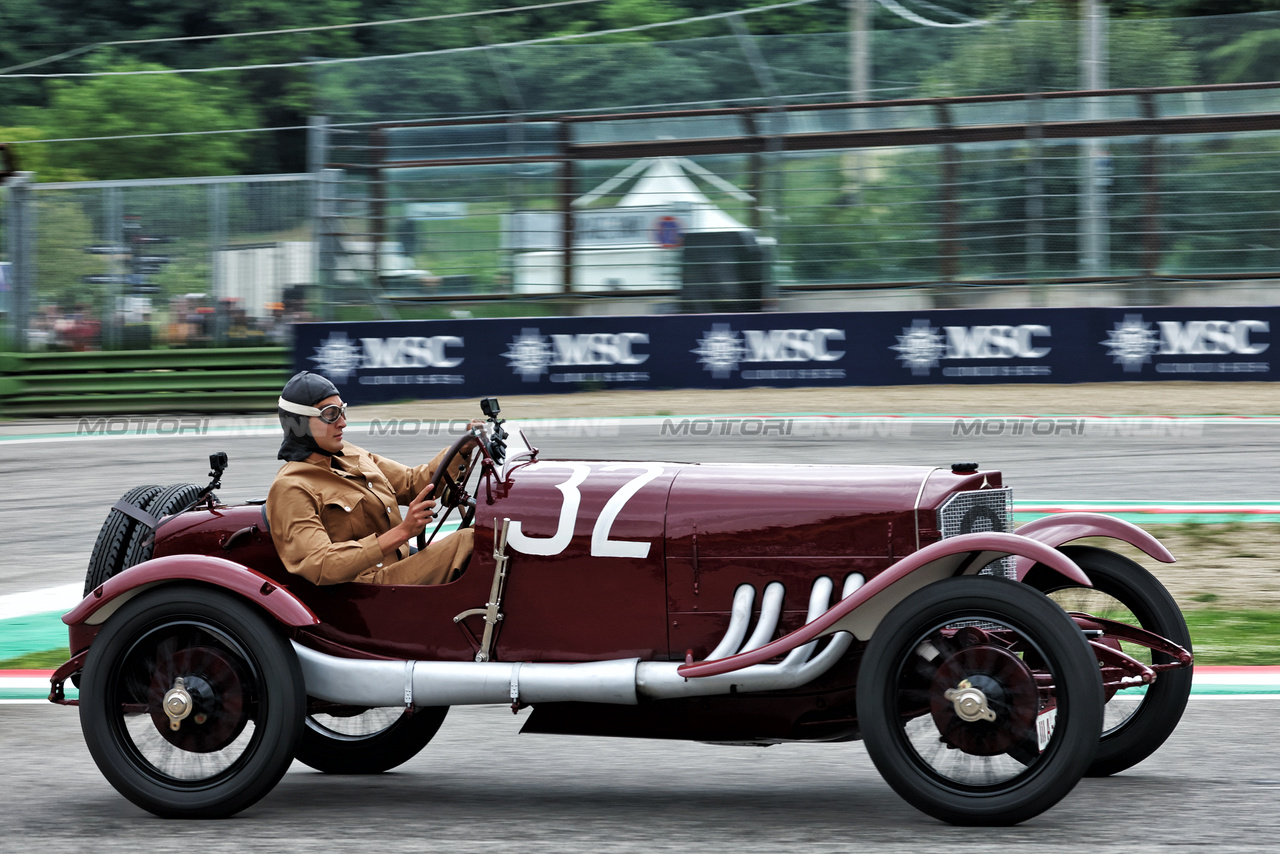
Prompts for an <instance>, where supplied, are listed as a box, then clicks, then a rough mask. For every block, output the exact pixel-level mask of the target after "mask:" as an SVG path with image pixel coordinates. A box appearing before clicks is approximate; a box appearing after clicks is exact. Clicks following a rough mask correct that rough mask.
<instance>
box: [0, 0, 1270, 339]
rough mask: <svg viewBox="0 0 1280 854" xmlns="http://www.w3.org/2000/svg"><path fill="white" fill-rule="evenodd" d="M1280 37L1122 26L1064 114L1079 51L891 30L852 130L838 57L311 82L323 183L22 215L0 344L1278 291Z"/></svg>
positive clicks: (416, 67)
mask: <svg viewBox="0 0 1280 854" xmlns="http://www.w3.org/2000/svg"><path fill="white" fill-rule="evenodd" d="M1278 26H1280V13H1265V14H1255V15H1240V16H1222V17H1214V18H1198V19H1188V20H1167V19H1154V18H1153V19H1140V20H1126V21H1113V22H1111V24H1110V26H1109V28H1108V30H1107V32H1106V33H1105V38H1104V39H1103V40H1102V42H1101V44H1100V45H1098V47H1099V50H1100V56H1102V57H1105V61H1104V62H1103V63H1102V65H1103V66H1105V73H1102V74H1100V75H1096V77H1097V78H1098V79H1100V85H1102V86H1104V87H1111V88H1109V89H1106V90H1104V91H1096V92H1079V91H1071V90H1078V89H1080V87H1081V81H1082V79H1084V78H1085V77H1086V76H1087V75H1085V74H1084V73H1083V71H1082V67H1083V65H1084V64H1085V63H1084V62H1083V60H1084V59H1085V58H1086V57H1087V54H1088V53H1089V51H1090V50H1091V49H1092V48H1091V47H1090V46H1089V45H1087V44H1086V41H1085V40H1084V39H1083V38H1082V30H1081V26H1080V22H1078V21H1075V20H1015V19H1013V18H1012V17H1011V18H1009V19H1002V20H1001V21H999V22H997V23H995V24H992V25H991V26H987V27H975V28H968V29H930V28H916V29H910V30H877V31H876V32H875V33H874V34H873V35H872V39H871V47H870V51H869V54H868V55H869V58H870V72H869V74H868V75H867V79H868V81H869V82H868V83H867V86H866V91H864V92H859V93H852V94H856V95H858V96H859V97H858V98H857V99H855V100H854V101H850V96H851V92H850V89H851V86H852V85H853V84H851V83H850V80H851V79H852V78H854V77H856V76H857V75H855V74H853V69H852V63H851V59H850V57H851V49H850V44H849V34H848V33H826V34H803V35H788V36H769V37H759V36H750V35H747V34H746V33H745V32H744V31H743V30H742V29H741V28H740V27H739V28H738V29H737V31H736V32H733V34H730V35H724V36H715V37H704V38H696V39H686V40H683V41H669V42H645V43H610V44H579V45H539V46H532V45H529V46H522V47H507V48H503V49H500V50H488V51H485V50H476V51H472V52H461V53H446V54H439V55H434V56H432V55H428V56H418V57H410V58H398V59H387V60H378V61H370V62H358V63H349V64H339V65H329V66H320V67H318V69H317V71H316V77H315V80H314V83H315V88H316V92H317V103H318V104H319V105H320V106H321V107H322V108H323V111H324V112H326V113H327V114H328V115H329V116H330V118H329V119H328V120H327V121H325V122H317V123H316V125H315V126H314V128H313V137H312V141H311V151H312V162H313V163H314V168H315V170H316V171H315V172H314V173H312V174H308V175H283V176H254V177H245V178H216V179H176V180H154V181H129V182H93V183H76V184H70V183H68V184H43V185H42V184H29V185H21V184H20V185H15V186H11V187H10V188H8V189H7V190H6V196H7V198H6V204H5V208H6V213H5V222H4V223H2V224H0V232H2V234H0V241H2V242H3V250H2V251H4V252H5V253H7V254H6V255H5V256H4V259H3V262H0V263H3V264H8V265H9V266H7V267H6V266H0V276H3V278H0V288H3V287H7V288H8V290H0V299H3V300H4V305H3V308H4V310H5V321H6V330H7V332H8V334H9V338H10V340H9V342H7V344H8V345H14V346H24V340H25V346H29V347H32V348H40V347H51V348H78V347H127V346H143V345H146V344H150V345H152V346H156V345H164V346H195V345H204V344H218V345H225V344H239V343H258V342H263V341H266V342H271V341H277V340H282V338H283V334H284V333H283V332H282V331H281V330H282V328H283V325H282V324H281V322H280V321H281V319H282V318H286V319H287V318H290V317H294V318H296V317H303V316H321V317H330V316H340V317H360V318H375V317H393V316H396V315H397V314H400V315H405V314H408V313H412V314H415V315H417V314H425V313H427V311H428V309H426V308H424V307H423V305H424V304H427V303H431V302H433V301H450V300H465V301H468V302H469V303H471V304H472V308H474V305H475V304H476V303H477V302H479V301H481V300H487V301H488V303H487V304H488V305H489V306H490V307H491V308H492V310H493V311H495V312H498V311H517V310H519V311H526V310H529V307H530V305H531V303H530V301H532V300H537V299H541V298H544V297H554V298H563V297H566V296H570V297H574V298H575V299H576V298H582V299H592V298H596V297H600V296H613V297H620V298H626V297H631V296H639V295H648V296H649V297H651V298H652V299H651V301H654V300H656V301H657V302H658V303H659V304H660V307H662V308H670V309H679V308H684V309H698V310H702V309H729V308H733V309H748V308H765V307H768V306H770V305H773V304H776V301H777V300H778V299H779V298H780V297H786V296H787V295H793V294H804V293H810V292H815V291H824V292H831V293H837V294H840V293H850V292H852V291H853V290H855V289H864V288H884V287H889V286H898V285H902V286H916V285H930V286H936V285H939V284H942V285H970V284H1012V283H1034V284H1037V285H1044V286H1046V287H1052V286H1053V285H1054V284H1055V283H1057V284H1062V283H1071V282H1075V281H1081V282H1122V283H1124V282H1151V281H1154V280H1159V279H1177V280H1185V279H1190V278H1199V279H1214V278H1224V279H1230V278H1235V279H1240V278H1249V279H1266V278H1277V277H1280V189H1277V181H1276V173H1277V172H1280V138H1278V137H1277V134H1280V84H1273V83H1265V82H1261V83H1257V82H1255V83H1250V82H1248V81H1265V80H1267V79H1268V78H1269V77H1272V76H1274V71H1273V69H1274V67H1275V63H1274V62H1273V61H1272V60H1273V59H1280V39H1277V38H1275V37H1274V34H1275V33H1276V32H1277V31H1280V29H1278ZM1273 44H1274V45H1276V47H1275V48H1273V47H1272V45H1273ZM1097 70H1098V69H1095V71H1097ZM1228 81H1243V82H1231V83H1230V84H1229V85H1227V84H1228ZM1206 84H1214V85H1206ZM1126 86H1133V87H1143V88H1135V89H1124V88H1121V87H1126ZM1152 87H1155V88H1152ZM1000 93H1020V94H1000ZM423 117H428V118H425V119H424V118H423ZM407 118H411V119H412V120H411V121H391V119H407ZM15 223H17V224H18V225H19V226H20V227H15ZM513 300H519V301H520V302H521V304H520V306H519V307H518V308H517V307H512V306H511V305H510V303H511V301H513ZM503 303H508V305H505V306H504V305H503ZM433 310H434V309H433ZM445 310H447V309H441V310H435V311H436V314H437V315H438V314H440V313H443V311H445ZM308 311H310V312H311V314H307V312H308ZM335 312H336V315H335Z"/></svg>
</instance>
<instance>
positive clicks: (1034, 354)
mask: <svg viewBox="0 0 1280 854" xmlns="http://www.w3.org/2000/svg"><path fill="white" fill-rule="evenodd" d="M1050 334H1051V330H1050V328H1049V327H1048V326H1044V325H1042V324H1039V323H1023V324H1020V325H1017V326H1012V325H1007V324H998V325H993V326H944V327H942V331H939V329H938V328H937V327H935V326H930V325H929V321H927V320H917V321H914V322H913V323H912V324H911V325H910V326H908V327H906V328H904V329H903V330H902V334H901V335H898V336H895V337H897V339H898V343H897V344H895V345H893V346H891V347H890V348H889V349H890V350H896V351H897V352H898V358H899V359H901V360H902V366H903V367H904V368H909V369H910V370H911V373H912V374H914V375H915V376H921V377H923V376H928V375H929V371H930V370H932V369H933V368H936V367H938V364H939V362H940V361H941V360H943V359H1042V358H1044V357H1045V356H1046V355H1048V353H1049V349H1050V348H1049V347H1045V346H1040V344H1039V343H1038V342H1037V339H1044V338H1048V337H1049V336H1050ZM948 370H950V369H948ZM943 373H946V371H944V372H943Z"/></svg>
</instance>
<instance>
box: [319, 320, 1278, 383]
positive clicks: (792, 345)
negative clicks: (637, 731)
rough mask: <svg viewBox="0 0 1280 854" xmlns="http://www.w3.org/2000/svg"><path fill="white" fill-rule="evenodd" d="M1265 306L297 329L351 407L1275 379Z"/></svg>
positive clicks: (383, 324)
mask: <svg viewBox="0 0 1280 854" xmlns="http://www.w3.org/2000/svg"><path fill="white" fill-rule="evenodd" d="M1277 313H1280V308H1277V307H1274V306H1244V307H1230V308H1224V307H1203V308H1201V307H1193V308H1182V307H1178V308H1081V309H1050V308H1043V309H939V310H932V311H909V312H903V311H876V312H795V313H754V314H694V315H643V316H600V317H552V318H546V317H543V318H524V319H519V318H518V319H507V318H502V319H457V320H416V321H379V322H366V323H305V324H299V325H298V326H297V327H296V328H295V332H296V335H295V342H296V343H295V356H294V361H295V367H296V368H297V369H298V370H313V371H318V372H320V373H322V374H324V375H326V376H328V377H329V378H330V379H331V380H333V382H334V383H335V384H336V385H337V386H338V388H339V390H341V391H342V394H343V396H344V397H345V398H346V400H347V401H348V402H350V403H374V402H380V401H391V400H403V399H407V398H424V397H467V396H476V397H484V396H492V395H504V394H506V395H511V394H545V393H549V392H570V391H580V390H583V389H589V388H590V389H595V388H644V389H663V388H709V389H710V388H749V387H752V386H773V387H797V386H851V385H858V386H864V385H911V384H930V383H951V384H982V383H1008V382H1031V383H1037V382H1038V383H1078V382H1116V381H1133V380H1157V381H1158V380H1185V379H1196V380H1271V379H1274V378H1275V376H1274V374H1273V372H1272V369H1271V362H1270V360H1269V356H1270V353H1269V350H1270V346H1271V325H1272V321H1273V317H1272V316H1273V315H1276V314H1277Z"/></svg>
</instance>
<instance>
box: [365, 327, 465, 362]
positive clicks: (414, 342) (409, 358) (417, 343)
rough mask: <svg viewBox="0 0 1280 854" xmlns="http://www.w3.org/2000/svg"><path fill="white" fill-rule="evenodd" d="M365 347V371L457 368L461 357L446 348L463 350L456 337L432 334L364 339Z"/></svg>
mask: <svg viewBox="0 0 1280 854" xmlns="http://www.w3.org/2000/svg"><path fill="white" fill-rule="evenodd" d="M360 341H361V342H362V343H363V344H364V364H362V365H361V367H362V368H456V367H457V366H458V365H461V364H462V357H461V356H456V357H455V356H450V355H449V354H448V353H446V352H445V348H446V347H461V346H462V339H461V338H458V337H457V336H455V335H433V336H431V337H430V338H427V337H423V336H413V337H406V338H361V339H360Z"/></svg>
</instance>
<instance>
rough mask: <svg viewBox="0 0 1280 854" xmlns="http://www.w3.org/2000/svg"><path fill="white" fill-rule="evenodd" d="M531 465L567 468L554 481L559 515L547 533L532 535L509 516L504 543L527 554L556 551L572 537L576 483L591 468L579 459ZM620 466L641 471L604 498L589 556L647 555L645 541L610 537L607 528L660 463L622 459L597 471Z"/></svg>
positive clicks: (578, 498)
mask: <svg viewBox="0 0 1280 854" xmlns="http://www.w3.org/2000/svg"><path fill="white" fill-rule="evenodd" d="M534 465H536V466H538V468H539V469H548V468H562V469H568V470H569V472H570V474H569V479H568V480H566V481H564V482H563V483H557V484H556V489H558V490H560V492H561V494H562V495H564V500H563V501H562V502H561V504H560V519H559V521H558V522H557V523H556V532H555V533H554V534H552V535H551V536H550V537H533V536H530V535H528V534H526V533H525V532H524V531H523V530H521V526H520V520H519V519H512V520H511V527H510V528H509V529H508V530H507V545H509V546H511V548H513V549H515V550H516V551H518V552H523V553H524V554H527V555H542V556H550V555H558V554H560V552H562V551H564V550H565V549H566V548H568V546H569V541H570V540H572V539H573V529H574V525H575V524H576V523H577V520H578V507H579V506H580V505H581V504H582V493H581V492H579V491H578V486H579V485H581V484H582V482H583V481H584V480H586V479H587V475H588V474H590V473H591V470H590V469H589V468H588V467H587V466H585V465H583V464H582V463H561V462H554V463H553V462H546V463H535V464H534ZM623 469H643V470H644V471H643V473H641V474H639V475H636V476H635V477H633V478H631V480H628V481H627V482H626V483H624V484H623V485H622V486H621V488H619V489H618V491H617V492H615V493H614V494H613V495H611V496H609V500H608V501H606V502H605V504H604V508H603V509H602V510H601V511H600V517H599V518H598V519H596V522H595V525H594V526H593V527H592V529H591V556H592V557H639V558H643V557H648V555H649V546H650V544H649V543H646V542H638V541H635V540H614V539H610V537H609V532H610V530H611V529H612V528H613V523H614V522H615V521H617V518H618V514H619V513H621V512H622V508H623V507H624V506H625V505H626V503H627V502H628V501H629V500H631V497H632V496H633V495H635V494H636V493H637V492H639V491H640V488H641V487H642V486H644V485H645V484H646V483H648V482H649V481H651V480H653V479H654V478H656V477H658V476H659V475H661V474H662V466H658V465H653V464H652V463H634V464H631V463H624V464H620V465H612V466H605V467H604V468H602V469H601V471H619V470H623Z"/></svg>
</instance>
